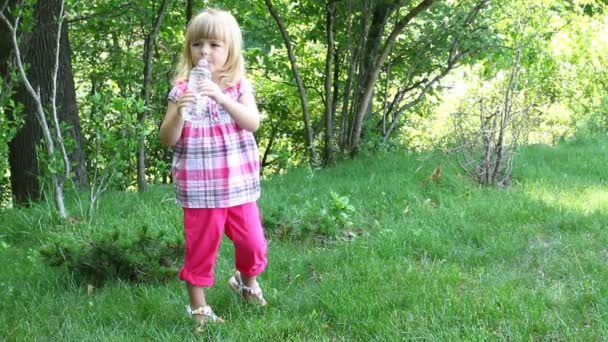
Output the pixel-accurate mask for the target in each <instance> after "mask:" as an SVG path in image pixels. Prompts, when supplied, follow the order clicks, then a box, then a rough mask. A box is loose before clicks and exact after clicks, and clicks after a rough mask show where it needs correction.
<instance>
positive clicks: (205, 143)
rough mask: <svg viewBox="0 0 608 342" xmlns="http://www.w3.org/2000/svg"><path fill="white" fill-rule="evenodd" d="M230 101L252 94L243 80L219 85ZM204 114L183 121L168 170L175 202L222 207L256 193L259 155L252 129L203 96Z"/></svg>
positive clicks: (180, 88) (178, 89)
mask: <svg viewBox="0 0 608 342" xmlns="http://www.w3.org/2000/svg"><path fill="white" fill-rule="evenodd" d="M187 88H188V84H187V83H186V82H183V81H178V82H176V84H175V85H174V86H173V89H171V91H170V92H169V95H168V99H169V100H170V101H174V102H177V100H178V99H179V97H180V96H181V95H182V94H183V93H184V92H185V91H186V90H187ZM224 94H227V95H228V96H230V98H232V99H233V100H238V99H239V97H240V96H242V95H246V94H253V87H252V85H251V83H250V82H249V81H247V80H245V79H243V80H241V81H239V82H238V83H237V84H236V85H234V86H231V87H228V88H226V89H225V90H224ZM209 112H210V114H209V116H208V117H207V118H205V119H204V120H202V121H197V122H189V121H186V122H184V128H183V130H182V134H181V137H180V138H179V140H178V141H177V143H176V144H175V145H174V146H173V163H172V168H171V171H172V174H173V184H174V187H175V193H176V198H177V202H178V204H179V205H181V206H182V207H184V208H228V207H233V206H236V205H240V204H244V203H249V202H253V201H256V200H257V199H258V198H259V197H260V157H259V151H258V146H257V144H256V142H255V139H254V137H253V133H251V132H249V131H246V130H244V129H242V128H240V127H239V126H238V125H237V124H236V123H235V122H234V120H232V118H231V117H230V115H229V114H228V112H226V111H225V110H224V108H223V107H222V106H220V105H218V104H217V103H215V101H213V100H211V99H210V101H209Z"/></svg>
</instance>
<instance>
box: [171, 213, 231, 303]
mask: <svg viewBox="0 0 608 342" xmlns="http://www.w3.org/2000/svg"><path fill="white" fill-rule="evenodd" d="M225 222H226V210H225V209H205V208H197V209H193V208H184V237H185V253H184V265H183V266H182V269H181V270H180V272H179V278H180V279H181V280H184V281H185V282H186V283H187V284H188V285H187V287H188V295H189V297H190V304H191V307H192V308H193V309H196V308H198V307H200V306H204V305H205V304H206V301H205V294H204V291H203V287H210V286H213V283H214V281H215V278H214V268H215V261H216V257H217V252H218V250H219V246H220V242H221V241H222V236H223V232H224V224H225Z"/></svg>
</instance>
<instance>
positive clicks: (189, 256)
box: [179, 202, 267, 286]
mask: <svg viewBox="0 0 608 342" xmlns="http://www.w3.org/2000/svg"><path fill="white" fill-rule="evenodd" d="M224 232H226V236H228V238H229V239H230V240H232V242H233V243H234V254H235V266H236V269H237V270H239V271H240V272H241V273H242V274H243V275H245V276H247V277H253V276H256V275H258V274H260V273H262V272H263V271H264V269H265V268H266V263H267V260H266V239H265V238H264V230H263V229H262V223H261V219H260V211H259V209H258V206H257V204H256V203H255V202H251V203H246V204H242V205H238V206H235V207H230V208H184V236H185V240H186V246H185V247H186V248H185V255H184V265H183V266H182V269H181V270H180V272H179V278H180V279H181V280H184V281H186V282H188V283H189V284H191V285H195V286H213V283H214V281H215V277H214V275H213V270H214V268H215V261H216V258H217V252H218V250H219V247H220V242H221V241H222V236H223V235H224Z"/></svg>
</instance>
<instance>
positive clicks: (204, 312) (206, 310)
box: [186, 304, 225, 328]
mask: <svg viewBox="0 0 608 342" xmlns="http://www.w3.org/2000/svg"><path fill="white" fill-rule="evenodd" d="M186 312H187V313H188V315H189V316H190V317H192V319H194V320H195V321H197V322H198V323H199V324H200V325H201V327H199V328H202V326H203V325H204V324H205V323H220V324H221V323H224V322H225V321H224V319H223V318H221V317H220V316H218V315H216V314H215V313H213V310H212V309H211V307H210V306H209V305H205V306H200V307H198V308H197V309H195V310H192V307H190V305H189V304H188V305H186ZM194 316H199V317H194Z"/></svg>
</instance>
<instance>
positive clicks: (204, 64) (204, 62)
mask: <svg viewBox="0 0 608 342" xmlns="http://www.w3.org/2000/svg"><path fill="white" fill-rule="evenodd" d="M197 65H198V66H200V67H205V68H206V67H207V66H208V65H209V62H207V60H206V59H204V58H201V59H199V60H198V62H197Z"/></svg>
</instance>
